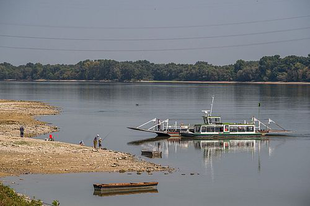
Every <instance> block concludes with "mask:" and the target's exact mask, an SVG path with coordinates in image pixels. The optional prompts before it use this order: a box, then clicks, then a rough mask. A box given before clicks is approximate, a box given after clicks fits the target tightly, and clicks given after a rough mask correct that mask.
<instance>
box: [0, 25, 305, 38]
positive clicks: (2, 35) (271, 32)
mask: <svg viewBox="0 0 310 206" xmlns="http://www.w3.org/2000/svg"><path fill="white" fill-rule="evenodd" d="M306 29H310V27H302V28H295V29H283V30H274V31H266V32H253V33H243V34H228V35H216V36H198V37H197V36H196V37H172V38H144V39H142V38H133V39H91V38H65V37H64V38H63V37H40V36H22V35H7V34H0V37H8V38H22V39H40V40H66V41H176V40H199V39H215V38H227V37H240V36H253V35H260V34H273V33H281V32H290V31H299V30H306Z"/></svg>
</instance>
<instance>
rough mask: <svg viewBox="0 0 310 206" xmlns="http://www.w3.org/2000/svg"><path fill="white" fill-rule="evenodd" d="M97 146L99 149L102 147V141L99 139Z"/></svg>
mask: <svg viewBox="0 0 310 206" xmlns="http://www.w3.org/2000/svg"><path fill="white" fill-rule="evenodd" d="M98 146H99V149H102V148H101V147H102V139H101V138H99V140H98Z"/></svg>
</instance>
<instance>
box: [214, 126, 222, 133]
mask: <svg viewBox="0 0 310 206" xmlns="http://www.w3.org/2000/svg"><path fill="white" fill-rule="evenodd" d="M215 132H223V127H215Z"/></svg>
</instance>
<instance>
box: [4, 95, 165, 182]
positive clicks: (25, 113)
mask: <svg viewBox="0 0 310 206" xmlns="http://www.w3.org/2000/svg"><path fill="white" fill-rule="evenodd" d="M58 113H59V109H58V108H56V107H52V106H50V105H47V104H45V103H42V102H33V101H14V100H0V177H3V176H8V175H21V174H61V173H77V172H133V171H135V172H153V171H167V170H171V169H170V168H168V167H163V166H160V165H156V164H153V163H150V162H146V161H143V160H140V159H138V158H136V157H134V156H133V155H131V154H128V153H123V152H117V151H111V150H95V149H93V148H91V147H87V146H80V145H75V144H69V143H64V142H57V141H44V140H39V139H32V138H29V137H33V136H38V135H42V134H47V133H51V132H54V131H57V127H55V126H52V125H49V124H47V123H45V122H41V121H38V120H36V119H35V117H36V116H38V115H56V114H58ZM21 125H23V126H24V128H25V137H24V138H21V137H19V128H20V126H21Z"/></svg>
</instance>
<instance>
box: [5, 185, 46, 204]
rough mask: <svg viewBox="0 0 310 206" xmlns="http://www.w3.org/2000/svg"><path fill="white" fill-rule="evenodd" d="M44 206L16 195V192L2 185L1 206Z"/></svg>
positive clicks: (36, 201) (37, 201)
mask: <svg viewBox="0 0 310 206" xmlns="http://www.w3.org/2000/svg"><path fill="white" fill-rule="evenodd" d="M7 205H10V206H42V202H41V201H39V200H31V201H27V200H25V198H23V197H21V196H19V195H17V194H16V192H15V191H14V190H12V189H11V188H9V187H8V186H4V185H3V184H2V183H0V206H7Z"/></svg>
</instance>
